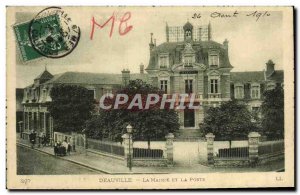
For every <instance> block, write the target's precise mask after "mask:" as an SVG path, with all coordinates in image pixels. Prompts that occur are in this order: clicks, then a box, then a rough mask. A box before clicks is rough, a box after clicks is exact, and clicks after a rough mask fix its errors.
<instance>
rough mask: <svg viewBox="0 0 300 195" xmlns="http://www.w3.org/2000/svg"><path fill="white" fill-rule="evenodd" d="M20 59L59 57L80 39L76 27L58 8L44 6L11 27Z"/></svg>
mask: <svg viewBox="0 0 300 195" xmlns="http://www.w3.org/2000/svg"><path fill="white" fill-rule="evenodd" d="M14 30H15V34H16V37H17V41H18V44H19V47H20V51H21V55H22V59H23V60H24V61H28V60H32V59H36V58H39V57H43V56H44V57H47V58H61V57H64V56H66V55H68V54H69V53H71V52H72V51H73V50H74V49H75V48H76V46H77V44H78V42H79V40H80V28H79V26H77V25H76V24H73V22H72V19H71V18H70V16H69V15H68V14H67V13H66V12H65V11H64V10H62V9H61V8H60V7H48V8H46V9H44V10H42V11H40V12H39V13H38V14H37V15H36V16H35V17H34V18H33V19H32V20H31V21H29V22H26V23H23V24H19V25H15V26H14Z"/></svg>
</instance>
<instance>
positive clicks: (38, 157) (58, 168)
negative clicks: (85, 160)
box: [17, 146, 103, 175]
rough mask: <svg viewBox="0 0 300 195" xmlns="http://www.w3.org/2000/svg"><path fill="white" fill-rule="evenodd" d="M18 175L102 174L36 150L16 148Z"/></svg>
mask: <svg viewBox="0 0 300 195" xmlns="http://www.w3.org/2000/svg"><path fill="white" fill-rule="evenodd" d="M17 174H18V175H68V174H103V173H100V172H97V171H94V170H91V169H89V168H86V167H83V166H80V165H77V164H74V163H72V162H69V161H66V160H62V159H59V158H58V157H55V156H50V155H48V154H44V153H41V152H38V151H36V150H33V149H30V148H26V147H23V146H17Z"/></svg>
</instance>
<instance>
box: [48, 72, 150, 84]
mask: <svg viewBox="0 0 300 195" xmlns="http://www.w3.org/2000/svg"><path fill="white" fill-rule="evenodd" d="M147 78H148V76H147V74H135V73H133V74H130V79H131V80H134V79H142V80H146V79H147ZM49 83H56V84H59V83H60V84H112V85H113V84H116V85H117V84H122V74H107V73H88V72H65V73H62V74H57V75H54V77H53V78H52V79H51V80H49V81H47V82H46V84H49Z"/></svg>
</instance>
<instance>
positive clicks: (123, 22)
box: [90, 12, 133, 40]
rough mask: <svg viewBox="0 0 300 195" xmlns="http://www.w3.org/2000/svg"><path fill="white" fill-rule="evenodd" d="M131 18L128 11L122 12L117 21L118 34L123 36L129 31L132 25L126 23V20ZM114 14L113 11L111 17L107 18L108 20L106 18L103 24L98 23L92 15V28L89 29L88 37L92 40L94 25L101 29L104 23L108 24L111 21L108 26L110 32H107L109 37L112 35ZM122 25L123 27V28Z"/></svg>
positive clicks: (114, 20)
mask: <svg viewBox="0 0 300 195" xmlns="http://www.w3.org/2000/svg"><path fill="white" fill-rule="evenodd" d="M130 18H131V13H130V12H126V13H124V15H123V16H122V18H121V19H120V21H119V35H120V36H123V35H126V34H127V33H128V32H129V31H131V30H132V28H133V26H132V25H128V23H127V22H128V20H130ZM116 19H117V18H116V15H115V13H113V14H112V16H111V17H109V18H108V20H106V21H105V22H104V23H103V24H99V23H97V22H96V20H95V17H94V16H93V17H92V20H91V22H92V29H91V34H90V39H91V40H93V38H94V33H95V26H96V27H98V28H100V29H102V28H104V27H105V26H106V25H108V23H109V22H111V26H110V32H109V37H112V35H113V32H114V26H115V23H116ZM123 27H124V28H123Z"/></svg>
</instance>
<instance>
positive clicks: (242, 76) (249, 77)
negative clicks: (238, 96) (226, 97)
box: [230, 70, 283, 83]
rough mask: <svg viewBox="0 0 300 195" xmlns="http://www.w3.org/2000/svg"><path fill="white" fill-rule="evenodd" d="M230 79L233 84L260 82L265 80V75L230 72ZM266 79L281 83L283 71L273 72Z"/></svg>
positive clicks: (262, 73)
mask: <svg viewBox="0 0 300 195" xmlns="http://www.w3.org/2000/svg"><path fill="white" fill-rule="evenodd" d="M230 79H231V82H233V83H238V82H240V83H247V82H262V81H264V80H265V75H264V71H249V72H248V71H247V72H231V73H230ZM267 79H270V80H273V81H277V82H283V71H282V70H275V72H274V73H273V74H272V75H271V76H270V77H269V78H267Z"/></svg>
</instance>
